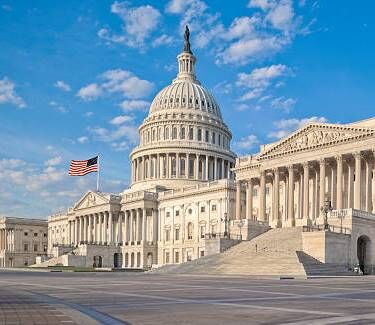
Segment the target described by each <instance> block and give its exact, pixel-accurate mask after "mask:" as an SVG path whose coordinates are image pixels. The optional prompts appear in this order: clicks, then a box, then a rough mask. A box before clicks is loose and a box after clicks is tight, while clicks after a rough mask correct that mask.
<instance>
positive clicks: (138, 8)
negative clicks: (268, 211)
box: [0, 0, 375, 217]
mask: <svg viewBox="0 0 375 325" xmlns="http://www.w3.org/2000/svg"><path fill="white" fill-rule="evenodd" d="M374 9H375V4H374V3H373V1H370V0H368V1H361V5H360V6H359V5H358V4H355V3H354V2H352V1H338V0H337V1H335V0H330V1H313V0H311V1H310V0H305V1H303V0H294V1H292V0H279V1H276V0H236V1H234V2H229V1H208V0H206V1H203V0H170V1H128V2H121V1H119V2H114V1H106V0H102V1H93V0H92V1H89V0H86V1H73V0H65V1H38V0H34V1H4V0H0V49H1V50H0V215H1V214H4V215H9V216H19V217H46V216H47V215H48V214H50V213H51V212H56V211H60V210H63V209H65V208H66V207H68V206H69V205H71V204H72V203H73V202H74V201H75V200H77V199H78V198H79V197H80V196H81V195H82V194H83V193H84V192H85V191H87V190H88V189H94V188H95V182H96V175H94V174H91V175H89V176H86V177H81V178H73V177H69V176H68V175H67V171H68V165H69V161H70V159H86V158H89V157H91V156H93V155H96V154H97V153H100V155H101V157H102V158H101V161H102V174H101V178H102V182H101V189H102V190H103V191H113V192H119V191H121V190H123V189H124V188H126V187H127V185H128V182H129V174H130V169H129V160H128V156H129V152H130V150H131V148H132V147H134V146H135V145H136V143H137V141H138V138H137V127H138V125H139V124H140V123H141V122H142V120H143V119H144V117H145V116H146V115H147V109H148V106H149V104H150V102H151V101H152V98H153V97H154V96H155V94H156V93H157V92H158V91H159V90H160V89H161V88H162V87H164V86H165V85H167V84H169V83H170V82H171V80H172V79H173V78H174V76H175V74H176V69H177V66H176V55H177V54H178V53H179V52H180V51H181V49H182V42H183V37H182V34H183V27H184V25H185V24H189V27H190V29H191V42H192V49H193V52H194V54H195V55H196V56H197V59H198V62H197V74H198V78H199V80H200V81H201V82H202V83H203V84H204V85H205V86H206V87H207V88H209V89H210V90H211V91H212V92H213V93H214V95H215V97H216V99H217V101H218V102H219V105H220V106H221V110H222V113H223V116H224V119H225V121H226V122H227V124H228V125H229V127H230V128H231V130H232V133H233V140H232V148H233V150H234V151H235V152H236V153H238V154H239V155H245V154H248V153H254V152H256V151H257V150H258V148H259V145H260V144H262V143H268V142H271V141H276V140H278V139H279V138H280V137H283V136H285V135H287V134H288V133H289V132H291V131H293V130H295V129H296V128H298V127H300V126H302V125H303V124H304V123H306V122H308V121H329V122H333V123H337V122H339V123H340V122H341V123H345V122H350V121H355V120H360V119H365V118H369V117H372V116H373V115H374V106H373V103H374V102H375V92H374V84H375V83H374V81H375V73H374V72H375V71H374V70H375V64H374V58H375V53H374V52H375V47H374V44H375V42H374V41H375V40H374V37H375V36H374V35H375V26H374V20H373V17H372V13H373V11H374Z"/></svg>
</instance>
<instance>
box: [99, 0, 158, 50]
mask: <svg viewBox="0 0 375 325" xmlns="http://www.w3.org/2000/svg"><path fill="white" fill-rule="evenodd" d="M111 12H112V13H114V14H116V15H118V16H119V17H120V18H121V20H122V23H123V25H122V30H123V34H121V35H112V33H111V32H110V31H109V30H108V29H106V28H102V29H101V30H99V32H98V36H99V37H100V38H102V39H105V40H107V41H111V42H116V43H125V44H126V45H128V46H130V47H134V48H143V47H144V46H145V41H146V39H148V38H149V37H150V35H151V34H152V33H153V32H154V31H155V30H156V28H157V26H158V25H159V23H160V19H161V14H160V12H159V10H157V9H155V8H154V7H152V6H150V5H145V6H140V7H129V3H128V2H118V1H115V2H114V3H113V4H112V6H111Z"/></svg>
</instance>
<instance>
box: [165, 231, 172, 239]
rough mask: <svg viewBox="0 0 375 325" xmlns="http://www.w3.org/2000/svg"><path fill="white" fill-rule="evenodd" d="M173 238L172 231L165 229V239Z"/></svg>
mask: <svg viewBox="0 0 375 325" xmlns="http://www.w3.org/2000/svg"><path fill="white" fill-rule="evenodd" d="M170 240H171V231H170V230H169V229H167V230H166V231H165V241H170Z"/></svg>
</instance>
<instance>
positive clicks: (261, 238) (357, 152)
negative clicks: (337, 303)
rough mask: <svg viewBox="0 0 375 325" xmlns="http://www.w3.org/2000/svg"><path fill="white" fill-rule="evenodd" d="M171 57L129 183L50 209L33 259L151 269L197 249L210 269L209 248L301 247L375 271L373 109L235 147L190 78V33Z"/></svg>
mask: <svg viewBox="0 0 375 325" xmlns="http://www.w3.org/2000/svg"><path fill="white" fill-rule="evenodd" d="M177 60H178V74H177V77H176V78H175V79H174V80H173V81H172V83H171V84H170V85H168V86H167V87H165V88H164V89H162V90H161V91H160V92H159V93H158V94H157V95H156V97H155V98H154V100H153V102H152V104H151V106H150V110H149V114H148V116H147V117H146V118H145V120H144V121H143V123H142V124H141V125H140V127H139V138H140V143H139V145H138V146H137V147H135V148H134V150H133V151H132V152H131V154H130V160H131V184H130V187H129V188H128V189H125V190H124V191H123V192H121V193H116V194H112V193H102V192H95V191H89V192H87V193H86V194H84V195H83V197H82V198H81V199H80V200H79V201H78V202H76V203H75V204H74V206H72V207H71V208H70V209H69V210H68V211H67V212H66V213H63V214H59V215H53V216H50V217H49V219H48V253H49V255H50V258H49V259H48V260H46V261H45V262H43V263H42V265H45V266H47V265H56V264H60V265H73V266H87V267H92V266H94V267H111V268H113V267H115V268H116V267H117V268H149V267H158V266H163V265H166V264H174V265H176V264H181V263H184V264H185V265H186V264H189V263H185V262H189V261H193V260H198V259H199V260H202V261H206V262H205V263H206V264H205V268H206V270H209V269H210V267H211V266H210V265H213V264H212V263H214V262H215V261H216V262H215V263H216V264H215V263H214V264H215V265H216V266H218V265H219V266H220V265H221V264H220V263H219V262H218V260H215V261H214V260H212V261H213V262H212V263H209V261H210V259H209V256H221V257H220V258H222V259H223V260H222V261H223V262H222V265H224V264H225V265H228V263H229V264H230V263H232V266H231V268H229V267H228V270H229V271H227V273H230V270H234V269H235V268H236V263H240V262H239V261H242V262H241V263H242V264H243V265H245V266H243V265H242V266H241V267H243V269H242V270H244V267H246V263H245V262H243V261H246V259H248V265H247V269H246V270H249V269H251V264H254V263H256V261H257V258H260V256H261V255H262V254H266V255H267V254H268V255H267V256H269V258H272V259H273V261H274V262H275V263H276V262H277V264H278V265H282V263H283V261H286V260H288V259H289V258H290V261H291V260H292V258H294V259H296V258H299V260H298V261H299V262H300V263H302V264H303V261H307V260H308V259H307V257H308V258H310V259H311V261H315V263H316V265H320V264H321V265H332V266H335V267H337V266H340V265H341V266H343V267H344V266H345V267H346V268H350V267H354V266H355V265H359V266H360V267H361V268H362V269H363V270H365V271H366V273H370V272H374V265H375V163H374V154H375V119H369V120H365V121H359V122H356V123H352V124H327V123H311V124H308V125H306V126H304V127H302V128H301V129H299V130H297V131H295V132H294V133H293V134H290V135H289V136H287V137H286V138H283V139H281V140H280V141H278V142H275V143H270V144H266V145H263V146H261V148H260V151H259V153H257V154H255V155H251V156H247V157H241V158H237V157H236V154H235V153H234V152H232V151H231V148H230V142H231V138H232V135H231V131H230V130H229V128H228V126H227V125H226V124H225V122H224V121H223V118H222V115H221V112H220V107H219V105H218V103H217V102H216V101H215V99H214V97H213V96H212V94H211V93H210V92H209V91H208V90H207V89H206V88H204V87H203V86H202V84H201V83H200V82H199V80H198V79H197V76H196V73H195V65H196V57H195V56H194V55H193V53H192V51H191V49H190V43H189V35H187V36H186V35H185V46H184V50H183V52H182V53H181V54H179V55H178V56H177ZM219 253H221V254H219ZM231 254H232V255H231ZM288 254H289V255H288ZM293 254H294V255H293ZM301 254H302V255H303V256H302V255H301ZM295 255H296V256H297V257H295ZM301 256H302V257H304V258H305V260H303V258H302V257H301ZM306 256H307V257H306ZM202 257H204V258H202ZM217 258H219V257H217ZM225 258H227V260H225V261H224V259H225ZM277 258H279V259H280V258H281V260H280V261H278V260H277ZM236 261H238V262H236ZM263 261H265V260H263ZM288 261H289V260H288ZM296 261H297V260H296ZM308 261H310V260H308ZM224 262H225V263H224ZM190 263H194V261H193V262H190ZM202 263H203V262H202ZM259 263H260V264H262V263H263V262H259ZM288 263H289V262H288ZM290 263H292V262H290ZM311 263H312V262H311ZM311 263H310V264H311ZM197 265H198V264H197ZM202 265H203V264H202ZM288 265H289V266H290V265H292V264H288ZM237 267H240V266H237ZM258 267H260V266H258ZM219 268H220V267H216V269H215V270H218V269H219ZM221 270H222V272H224V273H225V267H224V266H223V267H222V268H221ZM258 270H259V269H258ZM213 272H214V271H213ZM215 272H216V271H215ZM238 272H239V273H241V272H240V271H238ZM264 272H266V271H263V273H264ZM280 272H282V271H280ZM242 273H246V272H245V271H242Z"/></svg>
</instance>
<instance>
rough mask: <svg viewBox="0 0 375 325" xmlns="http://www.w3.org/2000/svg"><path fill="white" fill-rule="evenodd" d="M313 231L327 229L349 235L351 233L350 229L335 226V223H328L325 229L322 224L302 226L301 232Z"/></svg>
mask: <svg viewBox="0 0 375 325" xmlns="http://www.w3.org/2000/svg"><path fill="white" fill-rule="evenodd" d="M314 231H329V232H334V233H339V234H345V235H350V234H351V233H352V231H351V229H349V228H345V227H341V226H336V225H328V228H327V229H325V227H324V225H314V226H302V232H314Z"/></svg>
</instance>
